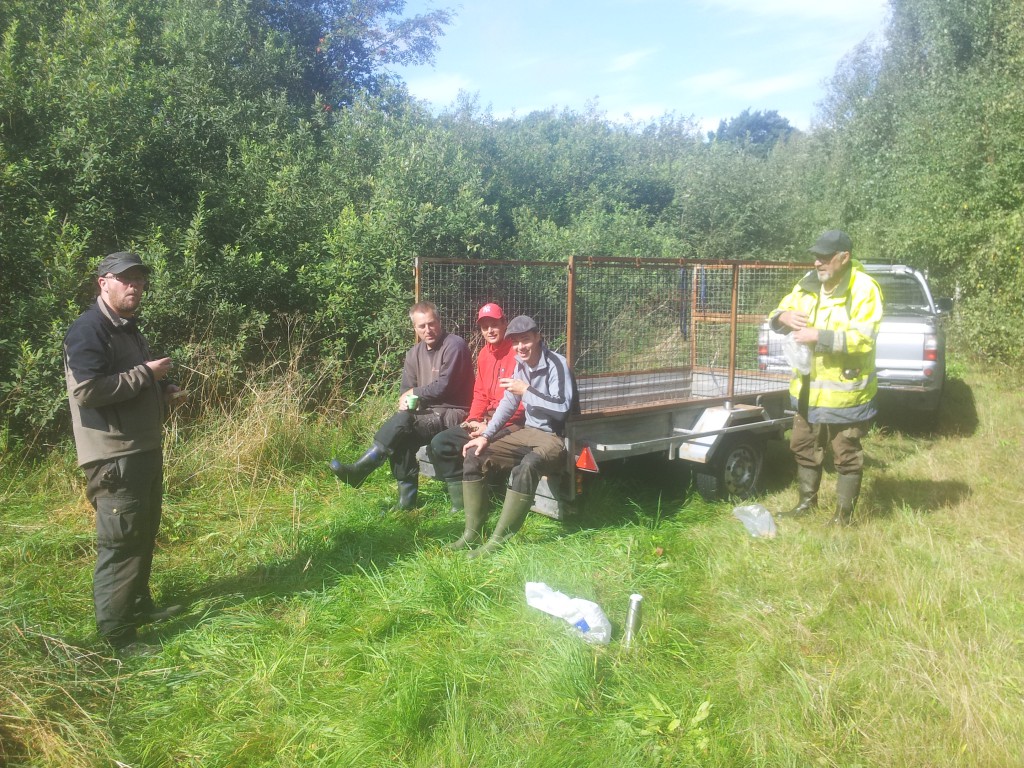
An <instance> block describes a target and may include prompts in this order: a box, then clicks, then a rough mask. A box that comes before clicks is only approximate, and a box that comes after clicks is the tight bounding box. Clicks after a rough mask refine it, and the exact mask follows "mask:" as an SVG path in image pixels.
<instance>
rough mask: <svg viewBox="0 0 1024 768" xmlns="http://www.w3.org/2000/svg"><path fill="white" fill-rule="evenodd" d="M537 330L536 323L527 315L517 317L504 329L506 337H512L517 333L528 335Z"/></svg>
mask: <svg viewBox="0 0 1024 768" xmlns="http://www.w3.org/2000/svg"><path fill="white" fill-rule="evenodd" d="M536 330H537V323H536V321H535V320H534V319H533V318H532V317H530V316H529V315H517V316H516V317H513V318H512V320H511V321H510V322H509V324H508V327H507V328H506V329H505V335H506V336H514V335H515V334H517V333H529V332H530V331H536Z"/></svg>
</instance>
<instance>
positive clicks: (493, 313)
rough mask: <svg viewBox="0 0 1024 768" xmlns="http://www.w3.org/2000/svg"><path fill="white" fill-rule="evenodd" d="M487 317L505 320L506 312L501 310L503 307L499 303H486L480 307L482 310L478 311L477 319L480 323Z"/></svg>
mask: <svg viewBox="0 0 1024 768" xmlns="http://www.w3.org/2000/svg"><path fill="white" fill-rule="evenodd" d="M485 317H490V318H492V319H494V320H504V319H505V313H504V312H502V311H501V307H499V306H498V305H497V304H484V305H483V306H482V307H480V311H479V312H477V313H476V321H477V322H478V323H479V322H480V321H481V320H483V319H484V318H485Z"/></svg>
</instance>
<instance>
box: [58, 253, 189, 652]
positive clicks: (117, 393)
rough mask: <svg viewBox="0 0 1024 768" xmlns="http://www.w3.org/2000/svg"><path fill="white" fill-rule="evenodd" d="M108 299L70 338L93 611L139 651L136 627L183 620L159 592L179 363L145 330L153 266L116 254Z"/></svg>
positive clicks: (123, 643) (67, 357) (108, 262)
mask: <svg viewBox="0 0 1024 768" xmlns="http://www.w3.org/2000/svg"><path fill="white" fill-rule="evenodd" d="M97 275H98V277H97V285H98V289H99V295H98V296H97V298H96V303H95V304H93V305H92V306H90V307H89V308H88V309H86V310H85V311H84V312H83V313H82V314H81V315H80V316H79V318H78V319H77V320H76V321H75V322H74V323H73V324H72V325H71V328H70V329H69V330H68V332H67V334H66V335H65V337H64V369H65V376H66V378H67V390H68V402H69V404H70V406H71V420H72V424H73V426H74V433H75V447H76V448H77V451H78V465H79V466H80V467H81V468H82V470H83V471H84V472H85V477H86V496H87V497H88V499H89V502H90V503H91V504H92V506H93V508H94V509H95V510H96V569H95V572H94V575H93V603H94V605H95V609H96V626H97V629H98V630H99V633H100V636H101V637H102V638H103V639H104V640H106V641H107V642H108V643H109V644H110V645H111V646H112V647H113V648H114V649H115V650H117V651H129V652H130V650H131V648H132V647H133V645H134V644H135V641H136V627H138V626H139V625H140V624H145V623H148V622H151V621H158V620H160V619H165V618H170V617H171V616H174V615H177V614H178V613H181V611H182V610H183V609H182V607H181V606H169V607H166V608H162V609H161V608H157V606H156V605H155V604H154V603H153V597H152V594H151V593H150V588H149V578H150V573H151V571H152V567H153V550H154V548H155V545H156V535H157V531H158V529H159V527H160V513H161V505H162V501H163V453H162V448H161V444H162V434H163V419H164V413H165V410H166V404H167V402H168V401H169V400H170V398H172V397H174V396H175V394H176V393H177V392H178V387H177V386H175V385H173V384H169V383H168V381H167V374H168V373H169V372H170V370H171V359H170V358H168V357H162V358H156V359H154V357H153V355H152V354H151V353H150V350H149V345H148V344H147V342H146V339H145V338H143V336H142V334H141V333H140V332H139V329H138V327H137V325H136V322H137V315H138V311H139V306H140V304H141V302H142V295H143V293H144V292H145V290H146V288H147V286H148V280H149V267H147V266H146V265H145V264H143V263H142V260H141V259H140V258H139V257H138V256H137V255H136V254H134V253H127V252H120V253H112V254H110V255H109V256H107V257H106V258H104V259H103V260H102V261H101V262H100V264H99V268H98V270H97Z"/></svg>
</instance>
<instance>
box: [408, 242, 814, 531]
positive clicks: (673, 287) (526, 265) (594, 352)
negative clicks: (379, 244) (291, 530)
mask: <svg viewBox="0 0 1024 768" xmlns="http://www.w3.org/2000/svg"><path fill="white" fill-rule="evenodd" d="M806 270H807V265H806V264H790V263H771V262H752V261H703V260H690V259H628V258H615V257H600V258H599V257H594V258H579V257H577V258H570V259H569V260H567V261H564V262H542V261H498V260H468V259H443V258H420V259H417V261H416V276H415V277H416V297H417V300H418V301H430V302H433V303H434V304H436V305H437V307H438V310H439V312H440V314H441V317H442V319H443V321H444V324H445V327H446V328H447V329H448V330H449V331H451V332H453V333H457V334H459V335H460V336H462V337H463V338H465V339H466V340H467V341H468V342H469V343H470V347H471V348H479V346H480V344H481V339H480V335H479V331H478V330H477V327H476V323H475V318H476V311H477V309H478V308H479V307H480V306H481V305H483V304H486V303H488V302H492V301H493V302H497V303H498V304H500V305H501V306H502V307H503V308H504V310H505V313H506V316H507V317H514V316H515V315H520V314H525V315H530V316H531V317H533V318H534V319H535V320H536V321H537V324H538V325H539V326H540V329H541V331H542V333H543V334H544V338H545V341H546V342H547V343H548V345H549V346H550V347H551V348H552V349H554V350H555V351H557V352H560V353H561V354H563V355H565V357H566V359H567V360H568V361H569V364H570V366H571V368H572V370H573V373H574V375H575V378H576V384H577V398H578V408H577V410H578V412H577V413H574V414H573V415H572V416H571V417H570V418H569V422H568V424H567V432H566V447H567V460H566V466H565V472H564V473H560V474H552V475H551V476H550V477H547V478H545V479H544V481H542V483H541V486H540V488H539V489H538V494H537V498H536V503H535V505H534V509H535V510H536V511H538V512H541V513H543V514H547V515H549V516H551V517H555V518H561V517H563V516H565V515H567V514H569V513H571V512H572V511H574V510H575V509H576V508H577V506H578V503H579V502H580V501H581V500H582V492H583V482H582V478H583V475H582V474H581V473H582V472H585V471H595V470H598V469H599V468H600V466H601V465H602V464H604V463H605V462H608V461H614V460H617V459H622V458H625V457H631V456H641V455H649V454H660V455H664V456H666V457H667V458H669V459H670V460H673V461H682V462H686V463H688V464H689V465H691V466H692V468H693V469H694V470H695V480H696V486H697V490H698V491H699V492H700V493H701V495H702V496H704V497H705V498H708V499H722V498H729V497H735V498H747V497H750V496H752V495H754V494H756V493H757V492H758V491H759V490H760V488H761V481H762V468H763V466H764V455H765V450H766V443H767V440H768V439H769V438H772V437H782V436H783V433H784V432H785V430H786V429H787V428H788V427H789V426H790V425H791V423H792V415H791V413H788V412H787V411H788V408H789V395H788V386H789V375H788V374H787V373H780V372H769V371H763V370H760V369H759V366H758V359H757V340H758V330H759V327H760V325H761V323H762V321H763V320H764V318H765V316H766V315H767V314H768V313H769V312H770V311H771V310H772V309H773V308H774V307H775V306H777V305H778V302H779V300H780V299H781V297H782V296H784V295H785V294H786V293H788V292H789V291H790V290H791V288H792V286H793V284H794V283H795V282H796V281H797V279H799V277H800V276H801V275H803V274H804V272H805V271H806ZM424 473H425V474H427V475H430V474H432V468H430V467H429V465H427V466H425V467H424Z"/></svg>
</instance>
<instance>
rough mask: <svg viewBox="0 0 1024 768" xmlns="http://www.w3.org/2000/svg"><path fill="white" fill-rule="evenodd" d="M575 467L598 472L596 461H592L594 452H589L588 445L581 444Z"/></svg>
mask: <svg viewBox="0 0 1024 768" xmlns="http://www.w3.org/2000/svg"><path fill="white" fill-rule="evenodd" d="M576 469H580V470H583V471H584V472H599V471H600V470H599V469H598V468H597V462H596V461H594V454H592V453H591V452H590V446H589V445H585V446H583V450H582V451H580V455H579V457H578V458H577V459H576Z"/></svg>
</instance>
